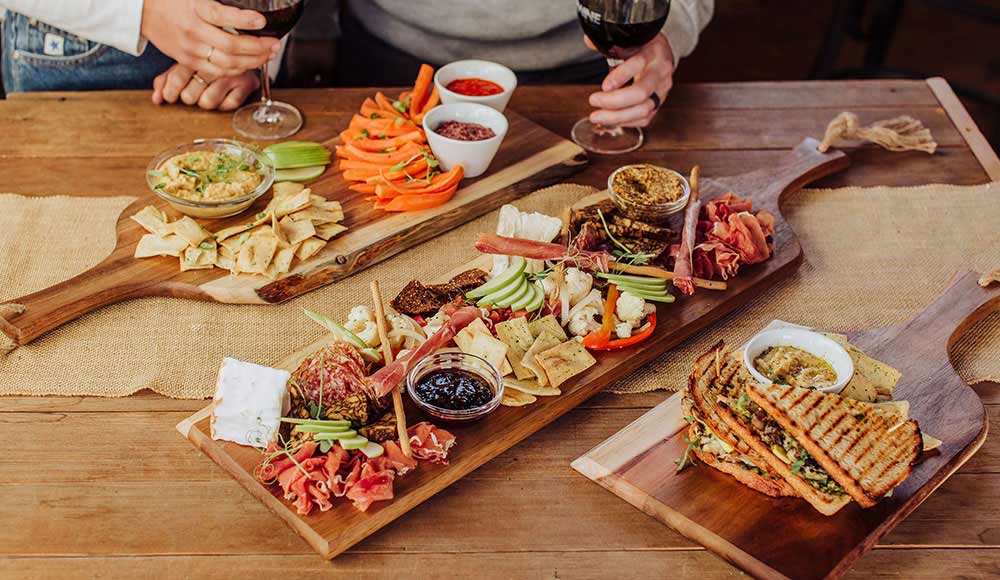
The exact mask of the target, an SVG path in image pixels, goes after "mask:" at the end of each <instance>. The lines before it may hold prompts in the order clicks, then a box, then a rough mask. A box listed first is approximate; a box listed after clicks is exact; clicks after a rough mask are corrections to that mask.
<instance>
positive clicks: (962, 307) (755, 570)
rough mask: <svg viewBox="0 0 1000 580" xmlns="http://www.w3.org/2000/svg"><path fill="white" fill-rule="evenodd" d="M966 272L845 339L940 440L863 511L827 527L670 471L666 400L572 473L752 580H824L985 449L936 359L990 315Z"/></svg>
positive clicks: (964, 388)
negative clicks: (888, 323) (890, 376)
mask: <svg viewBox="0 0 1000 580" xmlns="http://www.w3.org/2000/svg"><path fill="white" fill-rule="evenodd" d="M996 286H997V285H996V284H994V288H982V287H980V286H979V285H978V284H977V276H976V275H975V274H973V273H971V272H968V273H965V274H962V275H958V276H956V277H955V278H954V279H953V280H952V281H951V284H950V286H949V287H948V289H947V290H946V291H945V292H944V294H942V296H941V297H940V298H938V299H937V301H935V302H934V303H933V304H931V305H930V306H929V307H928V308H927V309H926V310H924V311H923V312H922V313H920V314H918V315H917V316H916V317H914V318H913V319H911V320H910V321H908V322H906V323H904V324H899V325H896V326H892V327H888V328H880V329H873V330H863V331H860V332H852V333H848V335H849V337H850V341H851V343H852V344H853V345H855V346H857V347H858V348H860V349H861V350H862V351H864V352H865V353H867V354H869V355H870V356H872V357H874V358H876V359H878V360H881V361H884V362H886V363H888V364H890V365H892V366H894V367H896V368H897V369H899V370H900V371H901V372H902V379H900V381H899V384H898V385H897V386H896V389H895V393H894V397H895V398H896V399H897V400H906V401H909V402H910V416H911V417H913V418H914V419H916V420H917V421H918V422H919V423H920V428H921V430H922V431H925V432H926V433H928V434H931V435H933V436H935V437H937V438H939V439H941V440H943V442H944V443H943V444H942V446H941V447H940V448H938V449H937V450H934V451H931V452H929V453H927V454H926V456H925V457H924V458H923V459H922V461H921V462H920V463H919V464H918V465H917V466H916V467H915V468H914V470H913V473H912V474H911V475H910V477H909V478H908V479H907V480H906V481H905V482H904V483H903V484H902V485H900V486H899V487H897V488H896V489H895V490H894V491H893V494H892V497H889V498H886V499H883V500H882V501H881V502H880V503H879V504H878V505H876V506H875V507H873V508H871V509H867V510H864V509H861V508H860V507H859V506H858V505H857V504H856V503H853V502H852V503H850V504H849V505H848V506H846V507H845V508H843V509H842V510H841V511H839V512H837V513H836V514H835V515H833V516H831V517H825V516H823V515H820V514H819V513H818V512H816V511H815V510H813V508H812V507H810V506H809V504H808V503H806V502H805V501H804V500H801V499H795V498H784V499H773V498H769V497H766V496H764V495H762V494H759V493H757V492H754V491H752V490H750V489H749V488H747V487H744V486H743V485H740V484H739V483H737V482H736V480H734V479H732V478H731V477H730V476H728V475H724V474H722V473H720V472H717V471H715V470H714V469H711V468H709V467H705V466H696V467H689V468H687V469H685V470H684V471H682V472H681V473H677V469H676V467H677V466H676V464H675V463H674V460H675V459H677V458H679V457H681V455H683V454H684V451H685V449H686V447H687V444H686V443H685V442H684V441H683V440H682V438H681V437H682V435H684V434H685V433H686V432H687V426H688V424H687V422H686V421H685V420H684V418H683V416H682V415H683V412H682V411H681V404H680V400H681V394H680V393H675V394H674V395H672V396H671V397H669V398H668V399H667V400H665V401H664V402H663V403H660V404H659V405H657V406H656V407H654V408H653V409H652V410H650V411H649V412H647V413H646V414H645V415H643V416H642V417H640V418H638V419H636V420H635V421H634V422H633V423H631V424H629V425H628V426H627V427H625V428H624V429H622V430H621V431H619V432H618V433H616V434H615V435H613V436H611V437H610V438H608V439H607V440H605V441H604V442H603V443H601V444H600V445H598V446H597V447H595V448H594V449H592V450H590V451H589V452H587V453H586V454H584V455H582V456H581V457H579V458H578V459H576V461H574V462H573V464H572V465H573V468H574V469H576V470H577V471H579V472H580V473H582V474H583V475H585V476H587V477H588V478H590V479H592V480H594V481H595V482H597V483H599V484H600V485H602V486H604V487H605V488H607V489H609V490H610V491H611V492H613V493H614V494H616V495H618V496H619V497H621V498H622V499H624V500H625V501H627V502H629V503H630V504H632V505H633V506H635V507H637V508H639V509H640V510H642V511H644V512H646V513H647V514H649V515H651V516H653V517H654V518H656V519H658V520H660V521H662V522H663V523H665V524H667V525H669V526H670V527H672V528H674V529H675V530H677V531H678V532H680V533H681V534H683V535H685V536H687V537H689V538H691V539H692V540H694V541H696V542H699V543H701V544H703V545H704V546H705V547H706V548H708V549H710V550H712V551H713V552H715V553H716V554H718V555H719V556H721V557H723V558H725V559H726V560H728V561H729V562H731V563H733V564H735V565H736V566H738V567H740V568H742V569H743V570H744V571H746V572H748V573H750V574H752V575H754V576H756V577H758V578H796V579H798V578H803V579H808V578H835V577H838V576H840V575H842V574H843V573H844V572H845V571H846V570H847V568H848V567H850V565H851V564H852V563H854V561H855V560H857V559H858V558H859V557H860V556H861V555H862V554H863V553H864V552H866V551H867V550H869V549H870V548H871V547H872V546H874V545H875V542H876V541H878V539H879V538H881V537H882V536H883V535H885V534H886V533H888V532H889V531H890V530H891V529H892V528H894V527H895V526H896V525H897V524H898V523H899V522H900V521H901V520H902V519H903V518H905V517H906V516H907V515H909V514H910V513H911V512H912V511H913V510H914V509H916V507H917V506H918V505H920V504H921V503H922V502H923V501H924V500H925V499H927V497H928V496H929V495H930V494H931V493H932V492H933V491H934V490H935V489H937V487H938V486H940V485H941V484H942V483H944V481H945V480H946V479H947V478H948V477H949V476H950V475H951V474H952V473H954V472H955V471H956V470H957V469H958V468H959V467H960V466H961V465H962V464H963V463H965V462H966V461H968V459H969V458H970V457H971V456H972V455H973V454H974V453H975V452H976V450H978V449H979V447H980V446H981V445H982V444H983V441H985V439H986V432H987V428H988V426H987V417H986V414H985V411H984V408H983V404H982V401H980V399H979V397H978V396H977V395H976V393H975V391H973V390H972V389H971V388H970V387H969V386H968V385H966V384H965V383H964V382H963V381H962V379H961V378H960V377H959V376H958V375H957V374H956V373H955V371H954V369H953V368H952V367H951V364H950V363H949V361H948V349H949V347H950V346H951V345H952V344H953V343H954V342H955V341H956V340H958V338H960V337H961V335H962V334H963V333H964V332H965V330H966V329H968V328H969V327H971V326H972V325H973V324H975V322H977V321H978V320H980V319H981V318H982V317H984V316H986V315H987V314H989V313H990V312H992V311H993V310H996V309H997V308H998V307H1000V288H996Z"/></svg>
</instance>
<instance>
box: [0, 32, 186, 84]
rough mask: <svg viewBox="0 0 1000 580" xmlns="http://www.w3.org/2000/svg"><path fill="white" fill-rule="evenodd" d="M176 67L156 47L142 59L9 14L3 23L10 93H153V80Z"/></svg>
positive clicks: (5, 79)
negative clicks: (106, 91)
mask: <svg viewBox="0 0 1000 580" xmlns="http://www.w3.org/2000/svg"><path fill="white" fill-rule="evenodd" d="M46 42H49V44H50V50H49V52H50V53H53V52H55V53H61V54H55V55H53V54H46V50H45V49H46V46H45V45H46ZM53 49H55V50H53ZM173 64H174V61H173V60H172V59H171V58H170V57H168V56H166V55H164V54H163V53H162V52H160V51H159V50H157V49H156V47H155V46H153V45H152V44H147V45H146V50H145V51H143V53H142V55H140V56H138V57H136V56H132V55H130V54H127V53H124V52H122V51H120V50H117V49H114V48H111V47H110V46H106V45H103V44H98V43H96V42H91V41H89V40H85V39H83V38H80V37H78V36H74V35H72V34H70V33H68V32H65V31H63V30H60V29H58V28H55V27H53V26H49V25H47V24H45V23H42V22H39V21H38V20H35V19H33V18H28V17H27V16H24V15H23V14H17V13H14V12H8V13H7V18H6V19H4V22H3V84H4V88H5V89H6V91H7V92H8V93H19V92H32V91H99V90H112V89H152V87H153V79H154V78H155V77H156V76H157V75H158V74H160V73H162V72H163V71H165V70H167V69H168V68H170V66H171V65H173Z"/></svg>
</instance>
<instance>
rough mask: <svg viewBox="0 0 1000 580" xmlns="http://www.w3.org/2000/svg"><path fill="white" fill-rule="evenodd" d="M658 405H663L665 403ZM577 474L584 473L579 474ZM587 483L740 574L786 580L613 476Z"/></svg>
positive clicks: (589, 467)
mask: <svg viewBox="0 0 1000 580" xmlns="http://www.w3.org/2000/svg"><path fill="white" fill-rule="evenodd" d="M660 404H661V405H662V404H664V403H660ZM581 459H583V461H580V460H581ZM578 461H579V462H580V465H581V467H583V468H584V469H587V470H591V471H594V472H598V473H599V472H600V471H602V470H603V469H604V468H603V466H600V465H597V466H593V465H589V464H590V463H594V462H593V460H592V459H590V458H586V459H584V456H581V457H580V458H578V459H577V461H574V463H577V462H578ZM578 471H579V470H578ZM580 473H584V472H582V471H581V472H580ZM584 475H586V473H584ZM588 479H591V480H592V481H593V482H594V483H596V484H598V485H600V486H601V487H603V488H605V489H607V490H608V491H610V492H611V493H612V494H614V495H616V496H618V497H619V498H621V499H622V500H624V501H625V502H626V503H628V504H629V505H631V506H632V507H634V508H636V509H638V510H639V511H641V512H643V513H644V514H646V515H648V516H650V517H652V518H653V519H655V520H657V521H659V522H662V523H663V524H666V525H667V526H669V527H670V529H672V530H674V531H676V532H677V533H678V534H680V535H682V536H684V537H685V538H687V539H689V540H691V541H693V542H697V543H698V544H700V545H701V546H703V547H705V548H706V549H708V550H709V551H710V552H712V553H713V554H715V555H716V556H718V557H720V558H722V559H723V560H725V561H727V562H729V563H730V564H733V565H734V566H736V567H737V568H739V569H740V570H743V571H745V572H746V573H748V574H750V575H752V576H754V577H755V578H766V579H768V580H772V579H773V580H789V579H788V577H787V576H785V575H784V574H781V573H780V572H778V571H777V570H774V569H772V568H771V567H769V566H767V565H766V564H764V563H763V562H761V561H759V560H757V559H756V558H754V557H753V556H751V555H750V554H748V553H746V552H744V551H743V550H741V549H739V548H738V547H736V546H734V545H733V544H730V543H729V542H726V541H725V540H723V539H722V538H721V537H720V536H717V535H715V534H713V533H712V532H710V531H708V530H705V529H704V528H702V527H701V526H699V525H698V524H697V523H695V522H694V521H692V520H690V519H688V518H687V517H685V516H684V515H683V514H681V513H680V512H677V511H674V510H672V509H670V508H669V507H668V506H666V505H665V504H663V503H661V502H659V501H657V500H655V499H653V498H652V496H649V495H647V494H646V493H645V492H644V491H642V490H641V489H639V488H638V487H636V486H634V485H632V484H631V483H629V482H628V481H626V480H625V479H622V478H621V477H619V476H617V475H615V474H614V473H608V474H607V475H605V476H603V477H600V478H598V479H594V478H590V477H589V476H588Z"/></svg>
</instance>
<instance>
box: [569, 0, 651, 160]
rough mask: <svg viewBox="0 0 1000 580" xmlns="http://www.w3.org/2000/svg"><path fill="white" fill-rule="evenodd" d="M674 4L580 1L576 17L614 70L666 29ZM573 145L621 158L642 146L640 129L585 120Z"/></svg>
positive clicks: (578, 125) (631, 0) (645, 0)
mask: <svg viewBox="0 0 1000 580" xmlns="http://www.w3.org/2000/svg"><path fill="white" fill-rule="evenodd" d="M669 12H670V0H577V4H576V13H577V16H579V17H580V26H582V27H583V32H584V34H586V35H587V38H589V39H590V41H591V42H593V43H594V46H596V47H597V50H599V51H601V54H603V55H604V56H605V57H606V58H607V59H608V66H610V67H611V68H614V67H616V66H618V65H620V64H621V63H622V62H624V61H625V59H627V58H628V57H630V56H632V55H633V54H635V53H637V52H639V49H641V48H642V47H643V46H644V45H645V44H646V43H647V42H649V41H650V40H653V39H654V38H656V35H657V34H659V33H660V31H661V30H662V29H663V24H664V23H665V22H666V20H667V13H669ZM570 134H571V135H572V137H573V141H575V142H576V143H577V145H579V146H581V147H583V148H584V149H586V150H587V151H592V152H594V153H604V154H610V155H613V154H619V153H628V152H629V151H635V150H636V149H638V148H639V147H641V146H642V142H643V138H644V137H643V133H642V129H640V128H638V127H610V126H606V125H598V124H595V123H591V122H590V119H588V118H583V119H580V120H579V121H577V122H576V124H575V125H573V130H572V131H571V132H570Z"/></svg>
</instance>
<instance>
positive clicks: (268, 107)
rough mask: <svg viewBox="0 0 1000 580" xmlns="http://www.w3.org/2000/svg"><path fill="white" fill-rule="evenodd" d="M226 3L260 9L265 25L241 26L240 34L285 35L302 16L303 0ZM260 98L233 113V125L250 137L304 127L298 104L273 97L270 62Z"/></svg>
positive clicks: (276, 135)
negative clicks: (248, 27) (259, 26)
mask: <svg viewBox="0 0 1000 580" xmlns="http://www.w3.org/2000/svg"><path fill="white" fill-rule="evenodd" d="M222 3H223V4H227V5H229V6H235V7H237V8H244V9H246V10H253V11H255V12H260V13H261V14H262V15H263V16H264V20H265V24H264V28H259V29H257V30H240V31H239V33H240V34H252V35H254V36H270V37H273V38H281V37H283V36H285V35H286V34H288V33H289V32H291V30H292V28H293V27H294V26H295V24H296V23H297V22H298V21H299V17H300V16H302V7H303V5H304V4H303V0H222ZM260 87H261V89H260V101H259V102H257V103H251V104H248V105H244V106H243V107H241V108H240V109H238V110H237V111H236V113H235V114H233V129H234V130H235V131H236V132H237V133H239V134H240V135H242V136H244V137H247V138H249V139H268V140H270V139H283V138H285V137H289V136H291V135H294V134H295V133H296V132H297V131H298V130H299V129H301V128H302V113H301V112H300V111H299V110H298V109H296V108H295V107H294V106H292V105H290V104H288V103H283V102H280V101H274V100H272V99H271V77H270V75H268V73H267V63H264V65H263V66H261V67H260Z"/></svg>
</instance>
